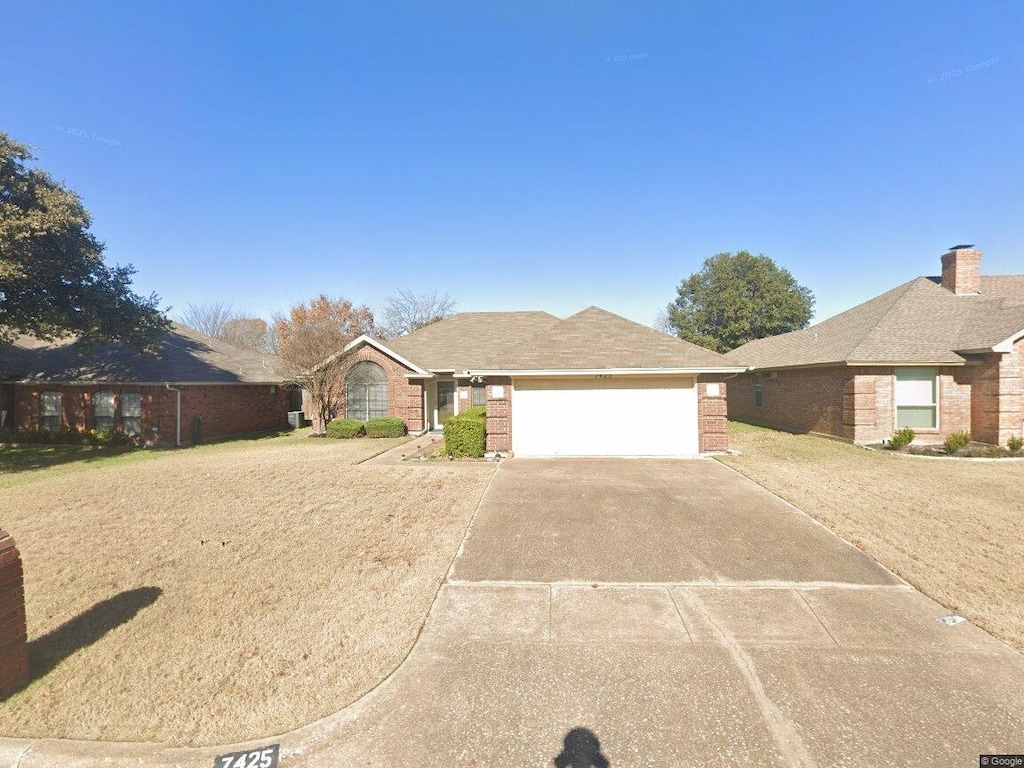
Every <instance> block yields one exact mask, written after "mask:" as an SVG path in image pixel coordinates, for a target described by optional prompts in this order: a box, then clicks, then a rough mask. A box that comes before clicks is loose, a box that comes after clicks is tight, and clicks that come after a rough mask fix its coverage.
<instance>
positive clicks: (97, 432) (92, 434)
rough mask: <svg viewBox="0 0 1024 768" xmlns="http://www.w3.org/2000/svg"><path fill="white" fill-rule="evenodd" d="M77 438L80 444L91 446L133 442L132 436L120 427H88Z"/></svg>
mask: <svg viewBox="0 0 1024 768" xmlns="http://www.w3.org/2000/svg"><path fill="white" fill-rule="evenodd" d="M78 440H79V442H80V443H81V444H82V445H90V446H92V447H93V448H98V447H100V446H125V445H134V444H135V440H134V439H133V438H132V436H131V435H129V434H128V433H126V432H123V431H121V430H120V429H90V430H89V431H88V432H84V433H82V434H81V435H79V437H78Z"/></svg>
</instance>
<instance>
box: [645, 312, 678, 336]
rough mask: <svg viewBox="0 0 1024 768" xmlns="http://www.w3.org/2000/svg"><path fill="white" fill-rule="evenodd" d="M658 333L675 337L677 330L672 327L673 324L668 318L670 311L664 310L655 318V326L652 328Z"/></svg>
mask: <svg viewBox="0 0 1024 768" xmlns="http://www.w3.org/2000/svg"><path fill="white" fill-rule="evenodd" d="M651 327H652V328H654V330H656V331H661V332H662V333H664V334H667V335H669V336H675V335H676V332H675V329H674V328H673V327H672V322H671V321H670V320H669V318H668V310H667V309H663V310H661V311H660V312H659V313H658V316H657V317H655V318H654V325H653V326H651Z"/></svg>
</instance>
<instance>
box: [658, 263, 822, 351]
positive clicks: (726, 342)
mask: <svg viewBox="0 0 1024 768" xmlns="http://www.w3.org/2000/svg"><path fill="white" fill-rule="evenodd" d="M677 292H678V296H677V297H676V300H675V301H674V302H672V303H671V304H669V305H668V308H667V312H668V325H669V326H670V328H671V330H672V331H673V332H674V333H675V334H676V335H677V336H678V337H679V338H681V339H685V340H686V341H691V342H693V343H694V344H699V345H701V346H702V347H707V348H708V349H713V350H715V351H717V352H728V351H729V350H730V349H735V348H736V347H738V346H740V345H741V344H745V343H746V342H748V341H751V340H753V339H763V338H765V337H766V336H775V335H777V334H780V333H786V332H788V331H796V330H800V329H801V328H806V327H807V324H808V323H809V322H810V320H811V314H812V310H813V308H814V295H813V294H812V293H811V291H810V289H808V288H805V287H804V286H802V285H800V284H798V283H797V281H796V280H795V279H794V277H793V275H791V274H790V273H789V271H788V270H785V269H783V268H781V267H779V266H778V265H777V264H776V263H775V262H774V261H772V260H771V259H770V258H768V257H767V256H765V255H764V254H763V253H761V254H758V255H757V256H754V255H752V254H750V253H748V252H747V251H740V252H739V253H735V254H732V253H718V254H715V255H714V256H712V257H711V258H709V259H707V260H706V261H705V262H704V265H703V267H702V268H701V270H700V272H695V273H694V274H692V275H690V276H689V277H688V278H687V279H686V280H683V282H681V283H680V284H679V288H678V291H677Z"/></svg>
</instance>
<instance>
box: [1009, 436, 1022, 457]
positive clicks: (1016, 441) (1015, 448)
mask: <svg viewBox="0 0 1024 768" xmlns="http://www.w3.org/2000/svg"><path fill="white" fill-rule="evenodd" d="M1021 448H1024V437H1021V436H1020V435H1011V436H1010V438H1009V439H1008V440H1007V441H1006V450H1008V451H1009V452H1010V453H1017V452H1019V451H1020V449H1021Z"/></svg>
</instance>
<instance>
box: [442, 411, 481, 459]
mask: <svg viewBox="0 0 1024 768" xmlns="http://www.w3.org/2000/svg"><path fill="white" fill-rule="evenodd" d="M477 410H482V409H479V408H473V409H470V410H469V411H466V413H460V414H459V415H458V416H452V417H451V418H450V419H445V422H444V450H445V453H447V454H448V455H449V456H451V457H453V458H456V459H457V458H461V457H463V456H472V457H474V458H480V457H481V456H483V455H484V450H485V449H486V447H487V420H486V419H483V418H480V416H479V415H477V414H473V413H472V412H473V411H477Z"/></svg>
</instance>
